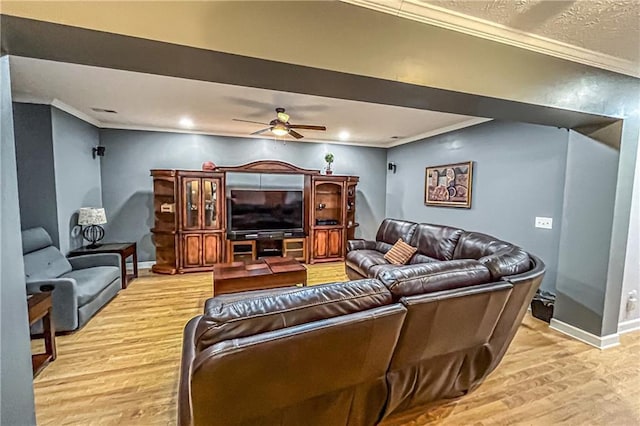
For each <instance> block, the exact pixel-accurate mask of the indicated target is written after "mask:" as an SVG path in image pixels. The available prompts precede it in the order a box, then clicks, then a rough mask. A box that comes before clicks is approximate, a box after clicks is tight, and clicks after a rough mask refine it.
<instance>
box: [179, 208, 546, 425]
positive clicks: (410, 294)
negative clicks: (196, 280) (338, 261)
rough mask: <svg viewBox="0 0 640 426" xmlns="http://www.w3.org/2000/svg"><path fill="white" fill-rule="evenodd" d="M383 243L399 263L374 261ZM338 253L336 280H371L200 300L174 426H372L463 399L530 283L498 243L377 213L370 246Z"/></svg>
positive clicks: (518, 256) (523, 305)
mask: <svg viewBox="0 0 640 426" xmlns="http://www.w3.org/2000/svg"><path fill="white" fill-rule="evenodd" d="M397 238H407V240H408V241H411V242H412V243H413V244H414V245H415V246H416V247H418V249H419V253H418V254H416V255H415V256H414V258H413V259H412V262H410V263H412V264H410V265H406V266H395V265H388V264H386V261H385V263H377V264H376V263H375V260H376V259H379V258H380V257H382V254H381V253H382V252H383V251H384V250H388V249H389V248H390V246H391V244H392V243H391V242H388V241H393V242H395V241H394V240H397ZM349 247H350V250H351V251H350V253H349V254H350V255H351V252H352V251H360V253H358V255H359V256H357V257H358V259H360V260H362V262H361V263H360V264H359V265H355V264H354V263H353V255H351V256H348V261H347V272H348V273H349V275H350V276H353V275H354V274H355V273H356V271H364V270H366V271H367V273H368V274H375V275H376V276H377V277H378V279H364V280H358V281H351V282H347V283H334V284H325V285H321V286H314V287H306V288H286V289H278V290H264V291H254V292H244V293H236V294H228V295H222V296H217V297H215V298H212V299H209V300H208V301H207V303H206V306H205V312H204V315H203V316H200V317H196V318H194V319H193V320H191V321H190V322H189V324H188V325H187V327H186V329H185V335H184V348H183V362H182V369H181V379H180V389H179V423H180V424H181V425H190V424H195V425H207V424H220V425H237V424H252V425H255V424H258V425H260V424H263V425H272V424H278V425H299V424H305V425H335V424H346V425H373V424H376V423H378V422H379V421H380V420H381V419H383V418H385V417H386V416H389V415H392V414H395V413H398V412H401V411H403V410H407V409H410V408H413V407H416V406H420V405H423V404H425V403H429V402H432V401H436V400H439V399H443V398H452V397H457V396H460V395H464V394H465V393H467V392H469V391H470V390H472V389H474V388H475V387H476V386H478V385H479V384H480V383H481V382H482V381H483V380H484V378H485V377H486V376H487V375H488V374H489V373H490V372H491V371H493V369H495V368H496V366H497V365H498V363H499V362H500V360H501V359H502V357H503V356H504V353H505V352H506V350H507V348H508V346H509V344H510V343H511V341H512V339H513V337H514V335H515V333H516V331H517V329H518V326H519V325H520V323H521V321H522V318H523V316H524V315H525V313H526V310H527V306H528V304H529V302H530V300H531V298H532V297H533V294H534V293H535V291H536V289H537V288H538V286H539V285H540V282H541V280H542V277H543V275H544V264H543V263H542V262H541V261H540V259H538V258H536V257H535V256H532V255H529V254H527V253H526V252H524V251H522V250H521V249H520V248H518V247H516V246H513V245H512V244H509V243H505V242H503V241H500V240H497V239H495V238H492V237H490V236H487V235H484V234H479V233H474V232H465V231H462V230H458V229H456V228H450V227H440V226H437V225H428V224H421V225H418V224H413V223H411V222H404V221H394V220H389V219H388V220H385V222H383V225H382V226H381V227H380V231H379V232H378V241H375V242H371V241H363V240H359V241H351V242H350V243H349ZM350 257H351V260H349V258H350ZM365 259H368V263H367V262H365V261H364V260H365ZM376 266H378V267H379V268H377V269H376ZM357 274H359V272H357ZM355 277H356V278H359V275H355Z"/></svg>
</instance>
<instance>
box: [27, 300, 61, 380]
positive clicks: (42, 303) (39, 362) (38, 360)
mask: <svg viewBox="0 0 640 426" xmlns="http://www.w3.org/2000/svg"><path fill="white" fill-rule="evenodd" d="M27 306H28V308H29V325H30V326H31V325H33V324H35V323H36V322H37V321H38V320H40V319H42V328H43V337H44V349H45V351H44V353H41V354H33V355H31V367H32V368H33V377H36V376H37V375H38V373H40V372H41V371H42V369H43V368H44V367H46V366H47V364H49V362H51V361H53V360H55V359H56V356H57V353H56V329H55V326H54V324H53V321H52V320H51V293H50V292H44V293H37V294H34V295H31V296H30V297H29V299H28V300H27Z"/></svg>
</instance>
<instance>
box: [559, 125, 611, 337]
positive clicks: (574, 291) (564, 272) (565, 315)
mask: <svg viewBox="0 0 640 426" xmlns="http://www.w3.org/2000/svg"><path fill="white" fill-rule="evenodd" d="M618 157H619V152H618V151H617V150H615V149H613V148H610V147H608V146H607V145H603V144H601V143H599V142H596V141H594V140H593V139H590V138H588V137H586V136H583V135H581V134H579V133H576V132H573V131H572V132H571V133H570V134H569V149H568V153H567V172H566V182H565V189H564V207H563V211H562V236H561V238H560V255H559V259H558V279H557V290H558V298H557V301H556V307H555V309H554V318H556V319H558V320H560V321H563V322H566V323H569V324H571V325H573V326H575V327H578V328H581V329H582V330H585V331H588V332H590V333H592V334H595V335H598V336H601V335H603V334H609V333H603V329H602V324H603V311H604V300H605V292H606V285H607V273H608V265H609V250H610V244H611V223H612V222H613V208H614V200H615V192H616V191H615V189H616V175H617V173H618ZM577 247H579V250H577V249H576V248H577Z"/></svg>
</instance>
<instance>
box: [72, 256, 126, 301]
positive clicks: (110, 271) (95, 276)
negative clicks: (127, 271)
mask: <svg viewBox="0 0 640 426" xmlns="http://www.w3.org/2000/svg"><path fill="white" fill-rule="evenodd" d="M60 278H73V279H74V280H76V283H77V284H78V285H77V286H76V291H77V293H76V296H77V298H78V306H84V305H86V304H87V303H89V302H91V301H92V300H93V299H95V298H96V297H97V296H98V295H99V294H100V293H101V292H102V290H104V289H105V288H107V286H108V285H109V284H111V283H112V282H113V281H114V280H117V279H118V278H120V268H118V267H116V266H94V267H93V268H86V269H78V270H75V271H71V272H67V273H66V274H64V275H62V277H60Z"/></svg>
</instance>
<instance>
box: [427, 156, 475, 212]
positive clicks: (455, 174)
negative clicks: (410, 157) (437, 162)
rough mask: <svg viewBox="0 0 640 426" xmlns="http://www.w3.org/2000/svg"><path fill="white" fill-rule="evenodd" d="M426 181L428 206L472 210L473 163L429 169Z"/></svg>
mask: <svg viewBox="0 0 640 426" xmlns="http://www.w3.org/2000/svg"><path fill="white" fill-rule="evenodd" d="M424 181H425V183H424V203H425V204H426V205H427V206H442V207H462V208H465V209H469V208H471V186H472V184H473V161H467V162H465V163H455V164H445V165H442V166H433V167H427V168H426V170H425V178H424Z"/></svg>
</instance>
